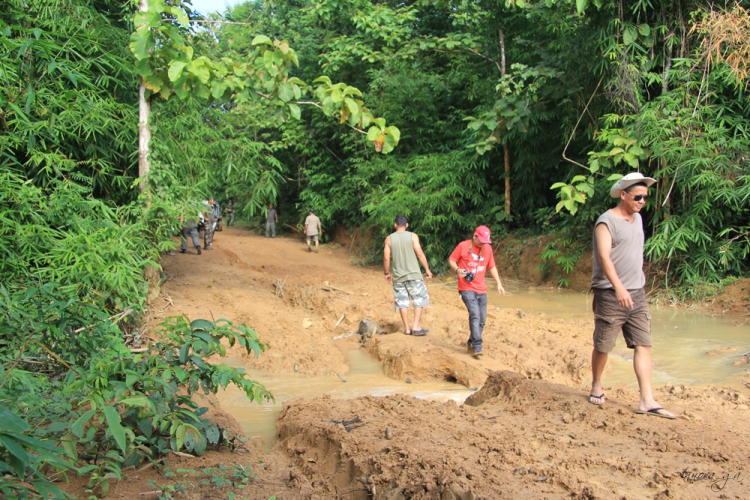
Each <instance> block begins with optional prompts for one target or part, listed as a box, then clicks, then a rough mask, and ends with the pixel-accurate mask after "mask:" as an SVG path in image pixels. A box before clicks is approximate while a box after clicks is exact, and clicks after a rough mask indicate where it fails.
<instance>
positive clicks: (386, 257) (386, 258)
mask: <svg viewBox="0 0 750 500" xmlns="http://www.w3.org/2000/svg"><path fill="white" fill-rule="evenodd" d="M390 266H391V237H390V236H386V238H385V245H384V247H383V272H384V273H385V282H386V283H390V282H391V272H390V269H389V268H390Z"/></svg>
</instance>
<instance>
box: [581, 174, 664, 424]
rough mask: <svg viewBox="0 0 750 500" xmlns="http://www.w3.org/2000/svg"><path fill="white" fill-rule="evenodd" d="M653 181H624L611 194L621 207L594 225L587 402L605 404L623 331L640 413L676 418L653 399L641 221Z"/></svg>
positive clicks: (640, 177)
mask: <svg viewBox="0 0 750 500" xmlns="http://www.w3.org/2000/svg"><path fill="white" fill-rule="evenodd" d="M655 182H656V180H655V179H651V178H650V177H644V176H643V175H641V174H639V173H632V174H628V175H626V176H625V177H623V178H622V179H620V180H619V181H618V182H617V183H615V185H614V186H612V189H611V190H610V195H611V196H612V197H613V198H619V199H620V203H619V204H618V205H617V206H616V207H615V208H613V209H611V210H608V211H607V212H605V213H603V214H602V215H601V217H599V219H597V221H596V224H595V226H594V273H593V276H592V278H591V287H592V288H593V290H594V303H593V307H594V325H595V326H594V349H593V351H592V353H591V373H592V382H591V393H590V394H589V402H590V403H592V404H596V405H601V404H604V402H605V400H604V391H603V390H602V381H601V378H602V373H603V372H604V366H605V365H606V364H607V357H608V354H609V352H610V351H612V349H613V348H614V346H615V340H616V339H617V334H618V333H619V332H620V330H622V335H623V337H625V343H626V345H627V346H628V348H629V349H633V368H634V369H635V375H636V378H637V379H638V387H639V389H640V393H641V395H640V401H639V403H638V410H636V413H641V414H646V415H654V416H657V417H663V418H677V417H675V416H674V415H673V414H671V413H669V412H668V411H667V410H665V409H664V408H662V407H660V406H659V404H658V403H657V402H656V401H655V400H654V396H653V394H652V392H651V315H650V314H649V312H648V304H647V302H646V294H645V292H644V290H643V287H644V285H645V284H646V275H645V274H643V243H644V241H645V237H644V234H643V221H642V220H641V214H640V213H639V212H640V211H641V209H642V208H643V206H644V205H645V204H646V201H647V200H648V187H649V186H651V185H652V184H654V183H655Z"/></svg>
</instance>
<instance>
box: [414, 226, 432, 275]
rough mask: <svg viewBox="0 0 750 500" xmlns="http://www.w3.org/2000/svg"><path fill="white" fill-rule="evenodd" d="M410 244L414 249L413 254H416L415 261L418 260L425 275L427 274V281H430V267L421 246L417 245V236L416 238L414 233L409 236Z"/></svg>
mask: <svg viewBox="0 0 750 500" xmlns="http://www.w3.org/2000/svg"><path fill="white" fill-rule="evenodd" d="M411 243H412V247H414V253H416V254H417V259H419V262H420V263H421V264H422V267H424V271H425V273H427V279H432V271H430V265H429V264H428V263H427V257H426V256H425V254H424V252H423V251H422V245H420V244H419V236H417V235H416V234H415V233H412V234H411Z"/></svg>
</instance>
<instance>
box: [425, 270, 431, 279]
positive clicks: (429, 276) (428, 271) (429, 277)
mask: <svg viewBox="0 0 750 500" xmlns="http://www.w3.org/2000/svg"><path fill="white" fill-rule="evenodd" d="M425 272H426V273H427V279H428V280H431V279H432V271H430V270H429V269H428V270H427V271H425Z"/></svg>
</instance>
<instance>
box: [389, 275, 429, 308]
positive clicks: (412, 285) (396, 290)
mask: <svg viewBox="0 0 750 500" xmlns="http://www.w3.org/2000/svg"><path fill="white" fill-rule="evenodd" d="M393 297H394V299H396V309H406V308H408V307H409V299H411V301H412V302H413V303H414V307H427V306H429V305H430V296H429V295H427V287H426V286H425V284H424V281H423V280H412V281H404V282H403V283H394V284H393Z"/></svg>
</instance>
